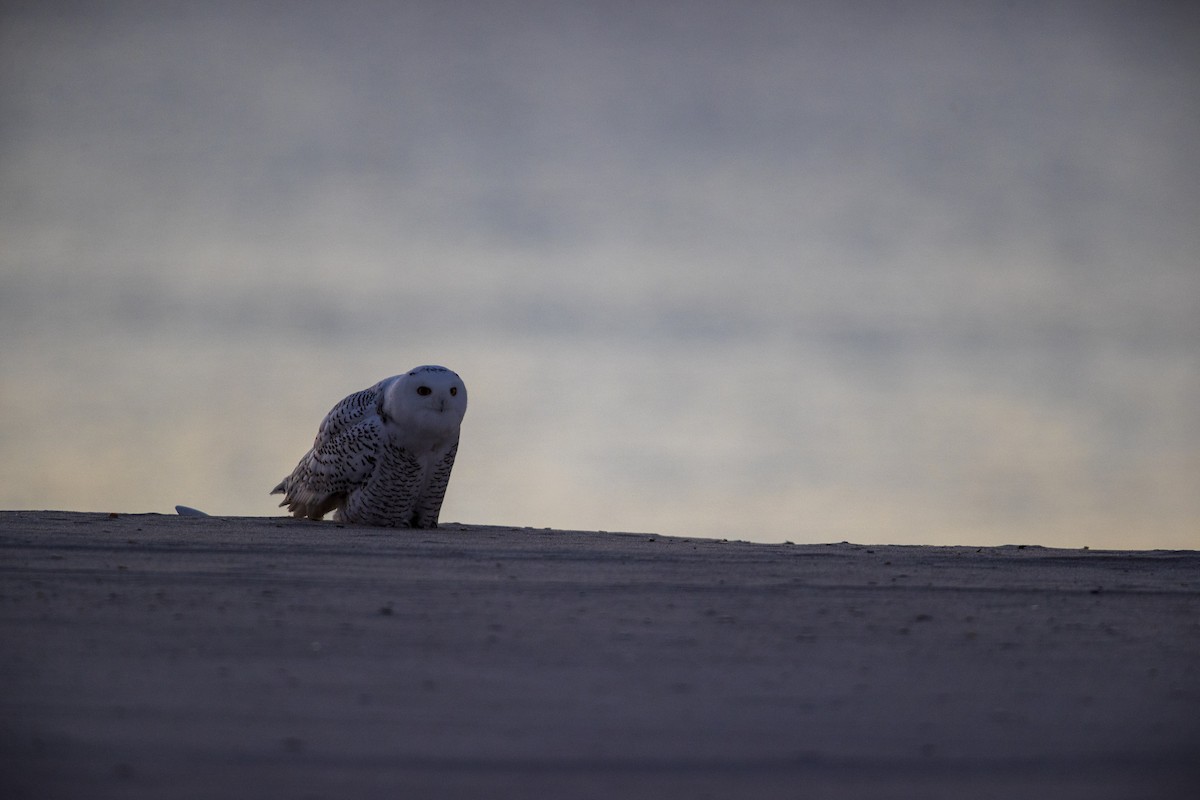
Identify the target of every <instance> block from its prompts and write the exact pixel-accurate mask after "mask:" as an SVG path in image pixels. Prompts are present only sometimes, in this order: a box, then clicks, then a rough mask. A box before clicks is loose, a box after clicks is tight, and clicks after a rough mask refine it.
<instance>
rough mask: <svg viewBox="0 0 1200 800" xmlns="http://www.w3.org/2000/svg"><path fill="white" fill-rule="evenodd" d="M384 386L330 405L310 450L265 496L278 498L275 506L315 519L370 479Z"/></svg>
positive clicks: (379, 439)
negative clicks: (277, 503) (278, 501)
mask: <svg viewBox="0 0 1200 800" xmlns="http://www.w3.org/2000/svg"><path fill="white" fill-rule="evenodd" d="M385 383H386V381H381V382H380V383H378V384H376V385H375V386H372V387H371V388H370V389H364V390H363V391H361V392H355V393H354V394H352V395H350V396H349V397H346V398H345V399H343V400H342V401H341V402H340V403H338V404H337V405H336V406H334V407H333V408H332V409H331V410H330V412H329V413H328V414H326V415H325V419H323V420H322V421H321V426H320V428H319V429H318V430H317V437H316V439H315V440H314V441H313V446H312V449H311V450H309V451H308V452H307V453H305V454H304V457H303V458H301V459H300V463H299V464H297V465H296V468H295V469H294V470H292V474H291V475H288V476H287V477H286V478H284V479H283V480H282V481H280V482H279V485H278V486H276V487H275V488H274V489H273V490H272V491H271V494H282V495H283V502H281V503H280V504H279V505H281V506H285V505H286V506H287V507H288V511H290V512H291V513H292V515H293V516H296V517H308V518H309V519H321V518H322V517H323V516H325V515H326V514H328V513H329V512H330V511H332V510H333V509H335V508H337V507H338V506H340V505H342V504H343V503H344V502H345V498H346V495H347V494H348V493H349V492H350V491H351V490H353V489H355V488H357V487H359V486H362V485H363V484H364V483H365V482H366V481H367V478H369V477H370V475H371V472H372V471H373V470H374V469H375V463H376V458H377V454H378V452H379V448H380V445H381V443H382V442H383V420H382V418H381V417H380V415H379V403H380V400H381V399H382V397H383V391H382V389H383V386H384V384H385Z"/></svg>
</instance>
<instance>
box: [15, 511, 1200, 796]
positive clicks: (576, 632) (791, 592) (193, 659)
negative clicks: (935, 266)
mask: <svg viewBox="0 0 1200 800" xmlns="http://www.w3.org/2000/svg"><path fill="white" fill-rule="evenodd" d="M0 552H2V557H0V637H2V639H0V644H2V649H0V668H2V677H3V694H2V695H0V715H2V719H3V722H2V723H0V737H2V738H0V746H2V750H0V768H2V776H3V777H2V778H0V781H2V783H0V796H4V797H7V798H23V797H28V798H56V797H89V798H103V797H123V798H124V797H129V798H162V797H180V798H201V797H261V798H346V797H412V798H418V797H438V798H456V797H464V798H465V797H488V798H503V797H554V798H589V797H594V798H643V797H644V798H651V797H688V798H692V797H740V798H753V797H812V798H822V797H827V798H851V797H853V798H863V797H865V798H872V797H879V798H884V797H889V798H890V797H934V798H936V797H946V798H962V797H973V798H979V797H1023V798H1033V797H1047V798H1049V797H1053V798H1074V797H1078V798H1085V797H1086V798H1108V797H1111V798H1118V797H1119V798H1128V797H1147V798H1149V797H1156V798H1173V797H1180V798H1182V797H1195V796H1197V787H1200V553H1197V552H1194V551H1186V552H1160V551H1156V552H1113V551H1109V552H1098V551H1086V550H1049V549H1044V548H1039V547H1015V546H1014V547H999V548H973V547H971V548H945V547H895V546H862V545H854V544H845V543H842V544H829V545H804V546H799V545H790V544H782V545H763V544H749V543H745V542H734V541H728V542H727V541H714V540H705V539H687V538H672V537H664V536H655V535H650V534H618V533H603V532H590V533H589V532H567V531H552V530H537V529H527V528H526V529H513V528H497V527H487V526H475V525H471V526H465V525H444V526H443V527H442V528H441V529H439V530H436V531H391V530H377V529H369V528H358V527H353V526H339V525H336V524H334V523H312V522H300V521H295V520H290V519H282V518H218V517H212V518H203V517H178V516H162V515H136V514H135V515H126V514H121V515H107V514H81V513H66V512H0Z"/></svg>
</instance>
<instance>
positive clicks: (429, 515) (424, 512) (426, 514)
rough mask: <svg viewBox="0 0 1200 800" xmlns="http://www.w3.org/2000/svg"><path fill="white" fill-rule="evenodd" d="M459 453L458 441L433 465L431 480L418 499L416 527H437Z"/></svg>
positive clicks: (415, 518)
mask: <svg viewBox="0 0 1200 800" xmlns="http://www.w3.org/2000/svg"><path fill="white" fill-rule="evenodd" d="M457 454H458V442H455V443H454V444H453V445H451V446H450V449H449V450H447V451H446V454H445V455H444V456H442V458H441V460H440V461H438V462H437V463H435V464H434V465H433V466H432V471H431V472H430V474H429V482H428V483H426V484H425V491H423V492H422V493H421V497H420V498H419V499H418V500H417V507H416V511H415V514H414V527H417V528H436V527H437V524H438V515H439V514H441V512H442V500H443V499H445V497H446V486H447V485H448V484H449V483H450V470H452V469H454V457H455V456H456V455H457Z"/></svg>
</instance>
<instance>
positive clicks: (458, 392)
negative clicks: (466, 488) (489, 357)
mask: <svg viewBox="0 0 1200 800" xmlns="http://www.w3.org/2000/svg"><path fill="white" fill-rule="evenodd" d="M466 411H467V387H466V386H464V385H463V382H462V379H461V378H459V377H458V375H456V374H455V373H453V372H451V371H450V370H448V369H446V368H445V367H436V366H424V367H417V368H416V369H414V370H412V371H410V372H407V373H405V374H404V375H395V376H393V377H391V378H386V379H384V380H382V381H380V382H379V383H377V384H375V385H374V386H372V387H371V388H370V389H364V390H363V391H361V392H355V393H354V394H352V395H350V396H349V397H347V398H346V399H344V400H342V402H340V403H338V404H337V405H336V406H334V407H333V410H331V411H330V412H329V413H328V414H327V415H325V419H324V420H322V421H321V427H320V429H319V430H318V431H317V438H316V440H315V441H314V442H313V446H312V449H311V450H309V451H308V452H307V453H306V454H305V455H304V458H302V459H300V463H299V464H297V465H296V468H295V469H294V470H292V474H291V475H289V476H287V477H286V478H284V479H283V480H282V481H280V483H279V485H278V486H276V487H275V488H274V489H273V490H272V491H271V494H282V495H283V502H282V503H280V504H279V505H281V506H284V505H286V506H287V507H288V511H290V512H292V515H293V516H296V517H308V518H309V519H321V518H322V517H323V516H325V515H326V514H328V513H329V512H330V511H333V512H334V515H333V518H334V519H335V520H338V521H343V522H353V523H358V524H361V525H382V526H389V527H396V528H436V527H437V521H438V513H439V512H440V511H441V510H442V498H443V497H445V495H446V484H447V483H449V481H450V470H451V469H452V468H453V467H454V456H455V454H456V453H457V452H458V431H459V426H460V425H461V424H462V419H463V415H464V414H465V413H466Z"/></svg>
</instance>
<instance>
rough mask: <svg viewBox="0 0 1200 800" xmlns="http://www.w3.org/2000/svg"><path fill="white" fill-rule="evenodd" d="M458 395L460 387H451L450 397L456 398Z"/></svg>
mask: <svg viewBox="0 0 1200 800" xmlns="http://www.w3.org/2000/svg"><path fill="white" fill-rule="evenodd" d="M457 394H458V387H457V386H451V387H450V396H451V397H454V396H455V395H457Z"/></svg>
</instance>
